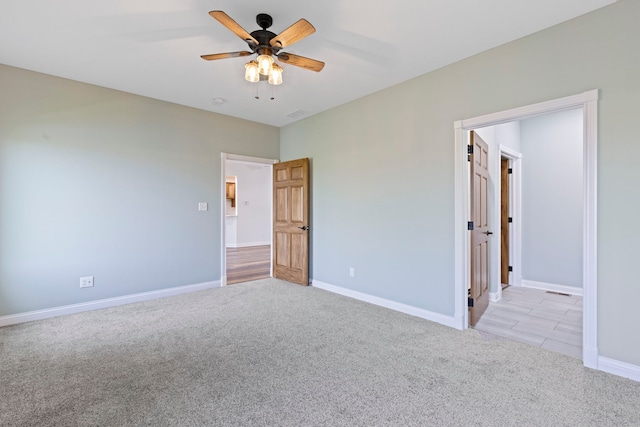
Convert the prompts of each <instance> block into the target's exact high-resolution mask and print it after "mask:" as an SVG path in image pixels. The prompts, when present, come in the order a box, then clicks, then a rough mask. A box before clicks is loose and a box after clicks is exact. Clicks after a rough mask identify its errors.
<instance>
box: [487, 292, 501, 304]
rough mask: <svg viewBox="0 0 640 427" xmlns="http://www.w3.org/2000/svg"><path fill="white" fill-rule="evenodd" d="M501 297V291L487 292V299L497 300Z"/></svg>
mask: <svg viewBox="0 0 640 427" xmlns="http://www.w3.org/2000/svg"><path fill="white" fill-rule="evenodd" d="M501 298H502V292H489V301H491V302H498V301H500V299H501Z"/></svg>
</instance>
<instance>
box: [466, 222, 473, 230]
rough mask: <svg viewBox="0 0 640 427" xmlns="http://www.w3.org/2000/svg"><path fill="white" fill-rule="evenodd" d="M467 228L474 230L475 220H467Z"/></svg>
mask: <svg viewBox="0 0 640 427" xmlns="http://www.w3.org/2000/svg"><path fill="white" fill-rule="evenodd" d="M467 230H473V221H469V222H467Z"/></svg>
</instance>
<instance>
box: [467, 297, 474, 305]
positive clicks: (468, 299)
mask: <svg viewBox="0 0 640 427" xmlns="http://www.w3.org/2000/svg"><path fill="white" fill-rule="evenodd" d="M467 305H468V306H469V307H473V298H471V297H468V298H467Z"/></svg>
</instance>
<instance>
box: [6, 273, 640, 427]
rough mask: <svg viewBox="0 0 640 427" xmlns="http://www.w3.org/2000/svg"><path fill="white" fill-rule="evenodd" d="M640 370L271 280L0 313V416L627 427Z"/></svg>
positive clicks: (127, 422)
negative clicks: (589, 362) (623, 372)
mask: <svg viewBox="0 0 640 427" xmlns="http://www.w3.org/2000/svg"><path fill="white" fill-rule="evenodd" d="M639 403H640V383H636V382H633V381H631V380H627V379H624V378H620V377H616V376H613V375H609V374H606V373H603V372H598V371H594V370H590V369H587V368H584V367H583V366H582V364H581V362H580V361H579V360H576V359H574V358H571V357H567V356H563V355H560V354H556V353H552V352H549V351H547V350H544V349H540V348H535V347H530V346H527V345H526V344H521V343H517V342H511V341H504V340H495V339H487V338H485V337H483V336H482V335H480V334H479V333H477V332H476V331H474V330H467V331H457V330H455V329H451V328H448V327H445V326H442V325H438V324H435V323H432V322H429V321H426V320H423V319H420V318H416V317H412V316H409V315H405V314H402V313H398V312H394V311H392V310H388V309H385V308H381V307H377V306H374V305H370V304H366V303H363V302H359V301H356V300H353V299H350V298H346V297H342V296H339V295H335V294H332V293H329V292H326V291H323V290H320V289H317V288H313V287H301V286H298V285H293V284H289V283H286V282H282V281H279V280H274V279H264V280H259V281H255V282H249V283H244V284H238V285H233V286H229V287H224V288H219V289H211V290H206V291H200V292H194V293H190V294H184V295H179V296H175V297H169V298H163V299H158V300H153V301H147V302H141V303H135V304H129V305H125V306H120V307H115V308H110V309H104V310H97V311H92V312H86V313H80V314H76V315H70V316H64V317H58V318H53V319H47V320H43V321H37V322H31V323H25V324H20V325H14V326H9V327H5V328H0V425H2V426H140V425H145V426H638V425H640V404H639Z"/></svg>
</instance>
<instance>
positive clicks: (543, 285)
mask: <svg viewBox="0 0 640 427" xmlns="http://www.w3.org/2000/svg"><path fill="white" fill-rule="evenodd" d="M521 286H522V287H523V288H534V289H542V290H543V291H551V292H561V293H563V294H571V295H580V296H582V288H576V287H573V286H567V285H558V284H556V283H547V282H536V281H534V280H524V279H523V280H522V285H521Z"/></svg>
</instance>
